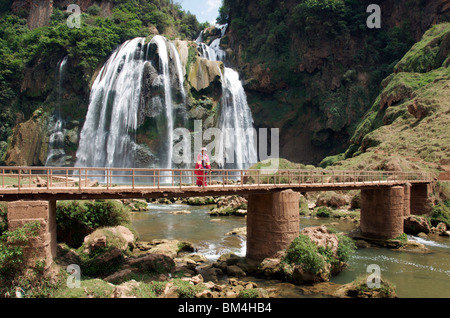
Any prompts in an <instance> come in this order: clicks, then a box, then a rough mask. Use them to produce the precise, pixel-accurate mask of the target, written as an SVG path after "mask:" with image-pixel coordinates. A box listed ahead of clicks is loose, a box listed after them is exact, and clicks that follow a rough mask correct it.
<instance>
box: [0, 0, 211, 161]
mask: <svg viewBox="0 0 450 318" xmlns="http://www.w3.org/2000/svg"><path fill="white" fill-rule="evenodd" d="M10 2H11V1H10ZM44 5H45V4H44ZM10 6H11V3H9V5H2V6H1V7H0V24H1V25H2V28H1V29H0V44H1V45H0V112H1V115H0V158H3V155H4V152H5V151H6V148H7V146H8V138H9V137H10V136H11V135H12V133H13V128H14V127H15V126H16V122H22V121H24V120H27V119H29V118H30V117H31V115H32V114H33V112H34V111H35V110H36V109H38V108H39V107H42V108H43V109H44V111H45V112H51V111H53V109H55V107H56V106H59V107H60V108H61V111H62V113H63V116H64V118H66V119H68V120H78V121H82V120H83V119H84V115H85V113H86V111H87V105H88V99H89V90H90V81H91V79H92V76H93V75H94V73H95V72H96V71H97V70H98V69H99V67H100V66H101V65H102V64H103V63H104V62H105V60H106V59H107V57H108V56H109V55H110V54H111V52H112V51H113V49H114V48H115V47H117V46H118V45H119V44H121V43H123V42H124V41H126V40H129V39H131V38H134V37H137V36H148V35H150V34H152V33H161V34H166V35H167V36H169V37H179V38H181V39H193V38H195V37H196V36H197V35H198V33H199V32H200V30H201V29H203V28H205V27H206V26H207V24H200V23H199V22H198V21H197V19H196V17H195V15H193V14H191V13H189V12H188V13H186V12H184V11H183V10H182V9H181V6H180V5H179V4H173V2H170V1H165V0H126V1H125V0H115V1H112V9H111V12H109V14H106V15H105V14H103V13H101V10H100V8H99V7H98V6H97V5H96V4H93V5H92V6H90V7H88V8H87V10H86V12H82V13H81V26H80V28H69V27H68V26H67V19H68V17H69V16H70V14H71V13H70V12H66V11H65V9H66V7H57V6H56V3H55V6H54V7H53V14H52V15H51V17H50V23H49V25H47V26H41V27H38V28H35V29H29V27H28V24H27V16H28V14H29V13H28V12H26V11H24V10H19V11H18V12H13V11H11V10H10ZM65 56H69V58H70V59H69V60H70V63H69V64H70V65H69V69H70V71H69V72H68V75H67V77H68V78H67V85H64V87H63V89H64V92H63V95H64V97H65V98H64V99H63V100H62V101H61V100H58V99H57V96H56V95H57V94H56V93H55V92H54V91H55V87H56V86H57V85H56V77H55V73H56V71H57V65H58V61H61V60H62V59H63V58H64V57H65ZM59 103H61V105H59ZM0 160H1V161H3V160H4V159H0Z"/></svg>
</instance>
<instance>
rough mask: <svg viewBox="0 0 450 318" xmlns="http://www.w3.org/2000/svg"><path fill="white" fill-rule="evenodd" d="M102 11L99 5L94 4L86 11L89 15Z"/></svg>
mask: <svg viewBox="0 0 450 318" xmlns="http://www.w3.org/2000/svg"><path fill="white" fill-rule="evenodd" d="M101 11H102V9H101V8H100V7H99V6H98V5H96V4H93V5H91V6H90V7H89V8H87V11H86V12H87V14H89V15H99V14H100V12H101Z"/></svg>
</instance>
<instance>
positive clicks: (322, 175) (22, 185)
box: [0, 167, 433, 201]
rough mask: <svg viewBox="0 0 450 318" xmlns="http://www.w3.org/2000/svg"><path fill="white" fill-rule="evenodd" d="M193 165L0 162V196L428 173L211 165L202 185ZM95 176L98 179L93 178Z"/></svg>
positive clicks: (317, 187)
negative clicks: (215, 167)
mask: <svg viewBox="0 0 450 318" xmlns="http://www.w3.org/2000/svg"><path fill="white" fill-rule="evenodd" d="M196 172H198V170H194V169H125V168H74V167H0V178H1V179H0V182H1V183H0V201H15V200H80V199H111V198H158V197H191V196H221V195H231V194H241V195H245V194H257V193H266V192H269V191H281V190H286V189H292V190H294V191H299V192H307V191H330V190H351V189H362V188H377V187H386V186H389V187H391V186H395V185H402V184H405V183H430V182H431V181H432V179H433V177H432V175H431V174H428V173H421V172H417V173H406V172H386V171H342V170H339V171H332V170H277V169H272V170H268V169H255V170H250V169H247V170H230V169H228V170H225V169H220V170H211V171H210V172H209V173H208V175H207V176H206V177H205V178H206V181H207V182H208V184H209V185H208V186H207V187H198V186H196V180H197V177H198V176H197V175H196ZM98 180H100V182H101V183H99V182H98Z"/></svg>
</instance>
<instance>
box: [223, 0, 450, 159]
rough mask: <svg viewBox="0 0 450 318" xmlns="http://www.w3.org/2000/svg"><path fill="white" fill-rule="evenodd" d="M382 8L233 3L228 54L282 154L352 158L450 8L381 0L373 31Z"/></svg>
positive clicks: (342, 3) (438, 1) (252, 0)
mask: <svg viewBox="0 0 450 318" xmlns="http://www.w3.org/2000/svg"><path fill="white" fill-rule="evenodd" d="M372 3H374V2H373V1H355V0H326V1H315V0H305V1H291V0H285V1H272V0H265V1H256V0H241V1H234V0H225V1H224V5H223V7H222V9H221V15H220V17H219V19H220V21H221V22H227V23H229V32H228V34H227V37H226V38H227V39H224V40H223V41H222V43H223V47H224V49H226V50H227V52H228V53H229V56H230V57H231V58H232V63H233V64H234V65H235V66H238V67H239V68H240V70H241V72H242V74H244V75H243V77H244V78H245V79H246V87H245V88H246V92H247V95H248V100H249V105H250V107H251V108H252V112H253V114H254V119H255V125H256V126H257V127H277V128H280V134H281V137H280V152H281V157H283V158H286V159H288V160H290V161H294V162H301V163H305V164H315V165H317V164H319V163H320V161H321V160H322V159H323V158H324V157H326V156H330V155H334V154H338V153H341V152H343V151H345V150H346V149H347V148H348V147H349V146H350V142H349V141H350V139H351V137H352V136H353V134H354V132H355V130H356V129H357V127H358V124H359V121H360V120H361V118H363V116H364V115H365V113H366V112H367V111H368V110H369V109H370V108H371V106H372V105H373V103H374V101H375V99H376V97H377V96H378V94H379V92H380V90H381V85H380V84H381V81H382V80H383V79H384V78H386V77H387V76H388V75H389V74H391V73H392V72H393V67H394V66H395V65H396V64H397V63H398V61H399V60H400V59H401V58H402V57H403V56H404V54H405V53H406V52H407V51H408V50H409V49H410V48H411V47H412V45H413V44H414V43H415V42H417V41H419V40H420V38H421V37H422V35H423V34H424V32H425V31H426V30H428V29H429V28H430V27H431V26H432V25H434V24H435V23H438V22H442V21H448V19H449V14H450V1H447V0H434V1H415V0H414V1H406V0H402V1H376V2H375V3H378V4H379V5H380V8H381V26H382V27H381V29H369V28H368V27H367V26H366V19H367V17H368V16H369V13H367V12H366V9H367V6H368V5H369V4H372Z"/></svg>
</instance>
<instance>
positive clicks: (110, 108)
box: [75, 38, 145, 167]
mask: <svg viewBox="0 0 450 318" xmlns="http://www.w3.org/2000/svg"><path fill="white" fill-rule="evenodd" d="M144 41H145V38H135V39H133V40H129V41H126V42H125V43H123V44H122V45H121V46H120V47H119V48H118V49H117V50H116V51H115V52H114V53H113V54H112V55H111V57H110V58H109V60H108V61H107V62H106V63H105V65H104V66H103V67H102V69H101V71H100V73H99V74H98V76H97V78H96V79H95V81H94V84H93V85H92V91H91V95H90V101H89V108H88V112H87V115H86V120H85V123H84V126H83V129H82V130H81V134H80V144H79V147H78V150H77V155H76V156H77V161H76V163H75V166H76V167H133V166H134V160H133V159H134V151H133V150H134V149H135V144H134V141H133V140H132V138H131V136H130V135H129V134H128V132H130V131H131V132H132V131H135V130H136V128H137V110H138V106H139V101H140V93H141V81H142V71H143V69H144V68H143V65H144V62H145V60H144Z"/></svg>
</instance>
